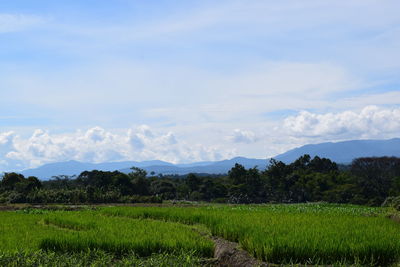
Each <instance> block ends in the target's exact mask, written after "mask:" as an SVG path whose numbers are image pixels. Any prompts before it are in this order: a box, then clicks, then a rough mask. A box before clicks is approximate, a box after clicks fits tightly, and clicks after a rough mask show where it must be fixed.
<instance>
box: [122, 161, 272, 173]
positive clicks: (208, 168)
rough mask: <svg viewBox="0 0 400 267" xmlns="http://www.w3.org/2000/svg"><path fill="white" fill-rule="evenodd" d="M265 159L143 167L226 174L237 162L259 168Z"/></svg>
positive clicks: (159, 171) (153, 169)
mask: <svg viewBox="0 0 400 267" xmlns="http://www.w3.org/2000/svg"><path fill="white" fill-rule="evenodd" d="M267 162H268V161H267V160H266V159H249V158H244V157H236V158H233V159H229V160H222V161H215V162H212V161H210V162H197V163H191V164H178V165H170V166H157V165H156V166H148V167H144V168H143V169H145V170H146V171H147V172H148V173H151V172H154V173H156V174H159V173H161V174H164V175H165V174H178V175H183V174H188V173H212V174H226V173H228V171H229V170H230V169H231V168H232V167H233V166H235V163H239V164H241V165H243V166H245V167H246V168H253V167H255V166H258V168H259V169H265V167H266V165H267ZM121 171H122V172H125V173H128V172H130V170H129V169H121Z"/></svg>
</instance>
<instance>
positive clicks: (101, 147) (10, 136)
mask: <svg viewBox="0 0 400 267" xmlns="http://www.w3.org/2000/svg"><path fill="white" fill-rule="evenodd" d="M0 154H1V155H0V156H1V159H2V162H0V168H1V169H0V170H2V171H8V170H15V169H19V170H20V169H24V168H29V167H36V166H38V165H41V164H44V163H49V162H56V161H65V160H71V159H74V160H79V161H84V162H108V161H121V160H152V159H160V160H165V161H169V162H190V161H202V160H218V159H222V158H226V157H228V156H232V153H231V151H223V150H222V149H221V148H220V147H218V146H210V147H206V146H203V145H200V144H188V143H186V142H180V141H178V140H177V138H176V137H175V135H174V134H173V133H172V132H167V133H158V132H154V131H152V130H151V129H150V127H148V126H146V125H142V126H139V127H136V128H134V129H128V130H125V131H122V132H119V133H114V132H110V131H107V130H105V129H103V128H101V127H93V128H90V129H88V130H87V131H85V132H82V131H77V132H75V133H69V134H50V133H49V132H47V131H43V130H40V129H38V130H35V131H34V132H33V134H32V136H31V137H30V138H25V139H24V138H21V137H20V136H17V135H15V134H14V133H12V132H7V133H2V134H0Z"/></svg>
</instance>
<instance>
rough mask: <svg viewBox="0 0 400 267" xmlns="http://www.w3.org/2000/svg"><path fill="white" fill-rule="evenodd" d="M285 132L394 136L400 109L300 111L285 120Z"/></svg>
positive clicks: (399, 127) (398, 128) (398, 127)
mask: <svg viewBox="0 0 400 267" xmlns="http://www.w3.org/2000/svg"><path fill="white" fill-rule="evenodd" d="M284 129H285V130H287V131H288V132H289V134H291V135H294V136H298V137H322V138H325V139H346V138H385V137H394V136H396V135H398V133H399V132H400V108H380V107H377V106H366V107H364V108H363V109H362V110H360V111H358V112H356V111H343V112H339V113H326V114H316V113H311V112H307V111H301V112H300V113H299V114H298V115H296V116H290V117H288V118H286V119H285V120H284Z"/></svg>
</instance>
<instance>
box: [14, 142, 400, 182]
mask: <svg viewBox="0 0 400 267" xmlns="http://www.w3.org/2000/svg"><path fill="white" fill-rule="evenodd" d="M304 154H309V155H310V156H311V157H314V156H319V157H324V158H329V159H331V160H333V161H335V162H337V163H342V164H348V163H351V161H352V160H353V159H355V158H358V157H371V156H376V157H381V156H396V157H400V138H394V139H389V140H352V141H343V142H335V143H334V142H328V143H320V144H310V145H305V146H301V147H298V148H295V149H292V150H289V151H287V152H285V153H283V154H280V155H277V156H276V157H274V158H275V159H276V160H280V161H283V162H285V163H290V162H293V161H294V160H296V159H297V158H299V157H300V156H302V155H304ZM268 161H269V159H251V158H244V157H236V158H233V159H230V160H222V161H204V162H194V163H188V164H172V163H169V162H165V161H160V160H151V161H141V162H138V161H122V162H105V163H85V162H78V161H73V160H71V161H67V162H56V163H49V164H45V165H43V166H40V167H38V168H34V169H28V170H24V171H22V172H21V173H22V174H23V175H25V176H36V177H39V178H40V179H43V180H46V179H50V178H51V177H52V176H57V175H69V176H70V175H79V174H80V173H81V172H83V171H85V170H88V171H90V170H103V171H114V170H119V171H121V172H125V173H128V172H130V171H131V170H130V168H131V167H133V166H134V167H138V168H142V169H145V170H146V171H147V172H148V173H153V172H154V173H155V174H163V175H166V174H178V175H183V174H188V173H204V174H206V173H209V174H211V173H212V174H226V173H227V172H228V171H229V170H230V169H231V168H232V167H233V166H234V165H235V163H239V164H242V165H243V166H245V167H246V168H252V167H255V166H257V167H258V168H259V169H261V170H262V169H265V167H266V166H267V164H268Z"/></svg>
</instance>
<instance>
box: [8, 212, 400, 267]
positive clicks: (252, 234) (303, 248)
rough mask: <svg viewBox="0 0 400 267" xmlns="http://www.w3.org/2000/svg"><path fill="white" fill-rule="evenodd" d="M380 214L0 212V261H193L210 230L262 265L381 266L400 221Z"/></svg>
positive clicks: (207, 250)
mask: <svg viewBox="0 0 400 267" xmlns="http://www.w3.org/2000/svg"><path fill="white" fill-rule="evenodd" d="M387 212H388V209H386V208H374V207H363V206H354V205H343V204H291V205H288V204H269V205H222V204H213V205H196V206H193V205H189V206H160V207H157V206H150V207H126V206H119V207H98V208H97V209H95V210H93V209H84V210H80V211H62V210H61V211H60V210H43V209H25V210H18V211H3V212H0V218H1V219H0V265H1V266H24V265H25V266H32V265H41V264H42V265H46V264H48V265H64V266H71V265H74V266H79V265H81V266H88V265H92V264H93V265H100V266H103V265H104V266H109V265H120V266H126V265H130V264H131V265H133V266H156V265H159V266H168V264H169V266H178V265H179V266H196V265H199V266H200V265H204V264H205V259H206V258H211V257H212V255H213V249H214V245H213V243H212V242H211V240H210V238H209V237H210V236H211V235H214V236H219V237H222V238H225V239H227V240H230V241H235V242H238V243H239V244H240V246H241V247H242V248H243V249H245V250H247V251H248V252H249V253H250V254H252V255H253V256H254V257H256V258H258V259H260V260H263V261H266V262H269V263H276V264H291V263H302V264H336V265H341V266H345V265H354V264H355V265H368V266H388V265H390V264H394V263H398V262H399V261H400V231H399V230H400V229H399V228H400V225H399V224H398V223H396V222H394V221H393V220H390V219H388V218H387ZM63 262H65V264H63ZM58 263H60V264H58ZM13 264H14V265H13Z"/></svg>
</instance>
